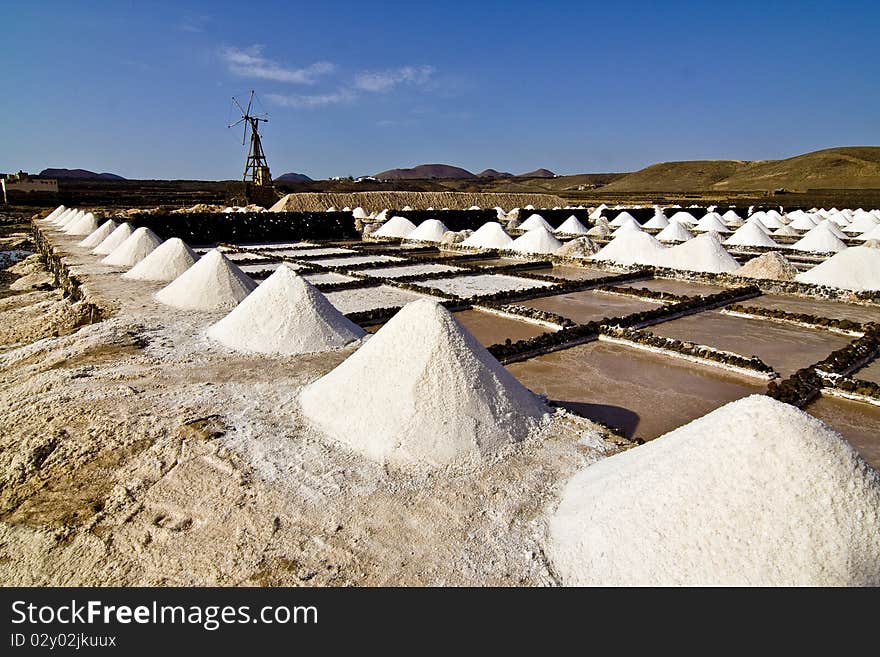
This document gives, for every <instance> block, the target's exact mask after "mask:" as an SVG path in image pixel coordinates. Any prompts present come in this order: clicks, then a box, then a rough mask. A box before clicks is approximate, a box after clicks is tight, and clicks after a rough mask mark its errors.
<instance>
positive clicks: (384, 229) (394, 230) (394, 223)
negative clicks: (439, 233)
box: [373, 216, 416, 237]
mask: <svg viewBox="0 0 880 657" xmlns="http://www.w3.org/2000/svg"><path fill="white" fill-rule="evenodd" d="M415 229H416V226H415V224H414V223H413V222H411V221H410V220H409V219H407V218H406V217H400V216H395V217H391V219H389V220H388V221H386V222H385V223H384V224H382V226H381V227H380V228H379V230H377V231H376V232H374V233H373V236H375V237H407V236H409V234H410V233H411V232H413V231H414V230H415Z"/></svg>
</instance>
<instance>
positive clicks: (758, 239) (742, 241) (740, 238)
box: [724, 221, 779, 248]
mask: <svg viewBox="0 0 880 657" xmlns="http://www.w3.org/2000/svg"><path fill="white" fill-rule="evenodd" d="M724 244H726V245H727V246H764V247H771V248H772V247H777V246H779V245H778V244H777V243H776V242H774V241H773V240H772V239H771V237H770V236H769V235H768V234H767V233H765V232H764V231H763V230H761V228H760V227H759V226H758V225H757V224H756V223H754V222H751V221H747V222H746V223H744V224H743V225H742V226H740V227H739V228H737V229H736V232H735V233H734V234H733V235H731V236H730V237H728V238H727V239H726V240H724Z"/></svg>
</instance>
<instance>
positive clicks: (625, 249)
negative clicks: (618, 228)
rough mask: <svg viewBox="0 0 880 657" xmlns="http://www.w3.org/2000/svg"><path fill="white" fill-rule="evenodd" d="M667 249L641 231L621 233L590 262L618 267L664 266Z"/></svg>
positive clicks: (592, 257)
mask: <svg viewBox="0 0 880 657" xmlns="http://www.w3.org/2000/svg"><path fill="white" fill-rule="evenodd" d="M666 251H667V249H666V247H664V246H663V245H662V244H660V242H658V241H657V239H656V238H655V237H654V236H652V235H650V234H649V233H646V232H644V231H641V230H631V231H627V232H624V233H621V234H620V235H619V236H617V237H615V238H614V239H613V240H611V241H610V242H608V244H606V245H605V246H604V247H602V249H601V250H600V251H599V252H598V253H597V254H596V255H594V256H591V258H590V259H591V260H602V261H610V262H616V263H617V264H620V265H654V266H660V267H662V266H665V264H664V263H665V261H664V259H663V257H664V255H665V253H666Z"/></svg>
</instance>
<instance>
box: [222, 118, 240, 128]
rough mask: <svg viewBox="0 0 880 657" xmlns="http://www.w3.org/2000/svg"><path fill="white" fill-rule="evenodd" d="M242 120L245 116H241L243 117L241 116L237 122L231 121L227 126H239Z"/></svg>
mask: <svg viewBox="0 0 880 657" xmlns="http://www.w3.org/2000/svg"><path fill="white" fill-rule="evenodd" d="M242 121H244V117H241V118H240V119H239V120H238V121H236V122H235V123H230V124H229V125H228V126H226V127H227V128H234V127H235V126H237V125H238V124H239V123H241V122H242Z"/></svg>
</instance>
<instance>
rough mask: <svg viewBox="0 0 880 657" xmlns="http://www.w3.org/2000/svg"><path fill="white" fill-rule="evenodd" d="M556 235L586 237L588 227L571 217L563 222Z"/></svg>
mask: <svg viewBox="0 0 880 657" xmlns="http://www.w3.org/2000/svg"><path fill="white" fill-rule="evenodd" d="M553 232H554V233H556V234H558V235H586V234H587V227H586V226H584V225H583V224H582V223H581V222H580V221H578V218H577V217H575V216H574V215H571V216H570V217H569V218H568V219H566V220H565V221H563V222H562V223H561V224H560V225H559V228H557V229H556V230H555V231H553Z"/></svg>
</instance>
